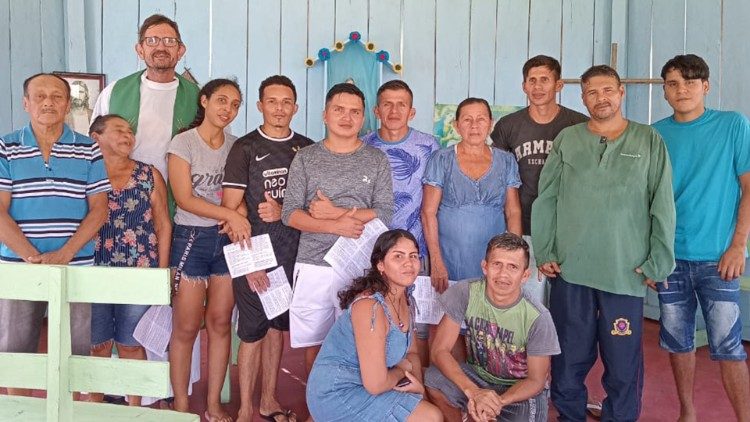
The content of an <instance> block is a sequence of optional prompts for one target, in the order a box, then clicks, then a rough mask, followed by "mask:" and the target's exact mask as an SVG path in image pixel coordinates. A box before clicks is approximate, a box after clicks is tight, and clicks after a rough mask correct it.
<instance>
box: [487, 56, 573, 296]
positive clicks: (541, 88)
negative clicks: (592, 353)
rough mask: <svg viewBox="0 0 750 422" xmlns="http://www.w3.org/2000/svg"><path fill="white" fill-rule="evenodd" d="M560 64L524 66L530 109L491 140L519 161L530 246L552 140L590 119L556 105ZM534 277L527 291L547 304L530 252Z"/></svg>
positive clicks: (540, 60) (510, 118)
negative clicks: (534, 205) (533, 206)
mask: <svg viewBox="0 0 750 422" xmlns="http://www.w3.org/2000/svg"><path fill="white" fill-rule="evenodd" d="M560 72H561V68H560V62H558V61H557V60H556V59H554V58H552V57H549V56H541V55H540V56H536V57H532V58H530V59H529V60H528V61H527V62H526V63H525V64H524V65H523V84H522V87H523V92H524V93H525V94H526V98H527V99H528V101H529V106H528V107H526V108H523V109H521V110H518V111H516V112H515V113H511V114H509V115H507V116H504V117H502V118H500V120H498V121H497V123H496V124H495V129H493V131H492V133H491V134H490V137H491V138H492V142H493V144H494V145H495V146H496V147H497V148H500V149H503V150H506V151H508V152H511V153H513V154H514V155H515V156H516V160H517V161H518V173H519V174H520V176H521V188H520V189H519V190H518V194H519V196H520V198H521V223H522V225H523V235H524V239H525V240H526V242H528V243H529V244H531V204H532V203H533V202H534V200H535V199H536V197H537V194H538V189H537V187H538V185H539V174H540V173H541V172H542V166H544V162H545V161H546V160H547V155H549V152H550V150H551V149H552V141H553V140H554V139H555V138H556V137H557V134H558V133H560V131H561V130H563V129H565V128H566V127H568V126H572V125H574V124H577V123H581V122H585V121H587V120H588V117H586V116H585V115H583V114H581V113H579V112H577V111H574V110H571V109H569V108H566V107H563V106H561V105H560V104H558V103H557V94H559V93H560V91H561V90H562V88H563V82H562V80H561V79H560ZM529 266H530V267H531V278H530V282H529V283H526V285H525V286H524V290H526V292H528V293H529V294H530V295H532V296H534V297H536V298H537V299H538V300H540V301H541V302H543V303H546V302H547V301H546V300H545V297H546V296H547V294H546V290H547V285H546V284H547V283H546V280H545V277H544V276H540V274H539V273H538V271H537V268H536V260H535V259H534V251H533V250H532V251H531V263H530V264H529Z"/></svg>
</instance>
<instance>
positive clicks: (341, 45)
mask: <svg viewBox="0 0 750 422" xmlns="http://www.w3.org/2000/svg"><path fill="white" fill-rule="evenodd" d="M333 49H334V50H336V51H342V50H343V49H344V42H343V41H336V44H334V45H333Z"/></svg>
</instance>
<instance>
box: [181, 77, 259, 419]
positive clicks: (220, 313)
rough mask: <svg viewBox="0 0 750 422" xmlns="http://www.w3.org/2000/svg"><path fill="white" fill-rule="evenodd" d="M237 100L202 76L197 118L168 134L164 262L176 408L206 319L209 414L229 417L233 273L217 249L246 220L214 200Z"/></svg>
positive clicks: (224, 83) (221, 82) (234, 91)
mask: <svg viewBox="0 0 750 422" xmlns="http://www.w3.org/2000/svg"><path fill="white" fill-rule="evenodd" d="M241 103H242V94H241V92H240V88H239V86H238V85H237V83H236V82H235V81H231V80H228V79H215V80H213V81H210V82H208V83H207V84H206V85H205V86H204V87H203V88H202V89H201V91H200V93H199V95H198V113H197V115H196V118H195V120H194V121H193V123H192V124H191V125H190V126H188V128H187V129H186V130H184V131H183V132H181V133H180V134H178V135H176V136H175V137H174V139H172V142H171V143H170V146H169V150H168V154H169V155H168V162H167V164H168V170H169V184H170V186H171V188H172V193H173V195H174V199H175V201H176V202H177V209H176V213H175V216H174V222H175V227H174V231H173V233H174V234H173V239H172V251H171V254H170V255H171V256H170V267H171V268H172V269H173V271H174V273H175V277H174V297H173V300H172V307H173V318H172V337H171V340H170V345H169V363H170V376H171V380H172V389H173V390H174V399H175V400H174V408H175V410H178V411H182V412H187V411H188V410H189V406H188V384H189V378H190V360H191V356H192V349H193V343H194V342H195V338H196V336H197V335H198V330H200V327H201V322H202V321H204V320H205V323H206V329H207V331H208V338H209V342H208V396H207V403H206V409H207V410H206V415H205V416H206V419H208V420H231V419H229V415H228V413H227V412H226V411H225V410H224V409H223V407H222V406H221V402H220V394H221V387H222V385H223V382H224V374H225V373H226V368H227V360H228V358H229V349H230V344H231V329H230V322H231V317H232V308H233V307H234V296H233V294H232V279H231V277H230V276H229V270H228V268H227V265H226V262H225V261H224V254H223V247H224V246H225V245H227V244H229V243H230V240H229V238H228V237H227V235H226V234H224V233H222V232H223V231H224V230H222V228H226V229H228V230H227V231H229V232H231V233H232V234H233V236H242V237H243V239H245V238H247V237H248V236H249V234H250V223H249V222H248V220H247V218H246V217H245V216H243V215H242V214H240V213H239V212H237V211H235V210H232V209H229V208H224V207H222V206H221V205H220V204H221V182H222V179H223V178H224V164H225V163H226V159H227V155H228V154H229V150H230V149H231V147H232V144H233V143H234V141H235V139H236V137H234V136H232V135H229V134H227V133H225V131H224V130H225V128H226V127H227V126H228V125H229V124H230V123H231V122H232V120H234V118H235V117H236V116H237V112H238V110H239V107H240V104H241ZM219 222H223V223H224V225H225V226H224V227H221V226H220V224H219Z"/></svg>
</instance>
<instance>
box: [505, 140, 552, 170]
mask: <svg viewBox="0 0 750 422" xmlns="http://www.w3.org/2000/svg"><path fill="white" fill-rule="evenodd" d="M552 145H554V142H552V141H550V140H545V139H539V140H534V141H526V142H524V143H522V144H521V145H519V146H517V147H516V148H515V149H514V150H513V152H514V153H515V154H516V161H521V159H523V158H524V157H527V156H529V155H544V158H529V164H530V165H537V166H542V165H544V161H545V159H546V158H547V155H549V152H550V151H552Z"/></svg>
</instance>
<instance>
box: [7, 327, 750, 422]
mask: <svg viewBox="0 0 750 422" xmlns="http://www.w3.org/2000/svg"><path fill="white" fill-rule="evenodd" d="M644 329H645V333H644V353H645V374H646V379H645V383H644V391H643V410H642V412H641V419H640V420H641V421H643V422H657V421H658V422H662V421H674V420H676V419H677V416H678V412H679V405H678V402H677V393H676V390H675V386H674V381H673V379H672V372H671V368H670V365H669V357H668V355H667V353H666V352H664V351H663V350H661V349H660V348H659V345H658V333H659V326H658V324H657V323H656V322H654V321H650V320H646V322H645V324H644ZM203 338H204V339H205V335H204V336H203ZM45 344H46V341H44V340H42V347H45ZM285 344H287V345H288V344H289V342H288V338H287V339H286V340H285ZM745 350H747V351H748V352H750V344H748V343H745ZM203 352H204V353H203V354H202V360H203V361H202V362H201V364H202V375H203V378H202V379H201V380H200V381H199V382H198V383H196V384H195V386H194V390H193V395H192V397H191V409H192V411H193V412H195V413H197V414H200V415H202V414H203V412H204V411H205V394H206V381H205V376H206V372H205V368H206V360H205V359H206V357H205V356H206V354H205V341H204V344H203ZM696 361H697V364H696V375H695V378H696V380H698V381H697V385H696V388H695V401H696V403H695V404H696V407H697V409H698V420H700V421H731V420H734V419H735V418H734V413H733V412H732V408H731V405H730V404H729V400H728V399H727V398H726V395H725V394H724V388H723V386H722V384H721V378H720V374H719V364H718V363H717V362H713V361H711V360H710V359H709V357H708V348H707V347H701V348H700V349H698V352H697V359H696ZM281 367H282V371H281V373H280V374H279V385H278V390H277V391H278V399H279V401H280V403H281V404H282V405H283V406H285V407H288V408H291V409H292V410H294V411H295V412H296V413H297V415H298V420H300V421H302V420H304V418H305V417H306V416H307V412H306V410H305V388H304V385H303V383H302V382H301V381H300V380H301V379H302V378H304V367H303V355H302V352H301V351H300V350H295V349H290V348H289V347H288V346H287V347H286V348H285V351H284V355H283V357H282V362H281ZM602 371H603V369H602V366H601V363H600V362H597V364H596V365H595V366H594V368H593V369H592V371H591V373H590V374H589V377H588V379H587V382H586V385H587V386H588V388H589V395H590V396H591V397H594V398H596V399H602V398H603V397H604V391H603V389H602V387H601V384H600V382H599V380H600V378H601V376H602ZM231 376H232V389H233V390H232V393H233V394H232V400H231V402H230V403H229V404H227V405H226V408H227V410H228V411H229V412H230V413H231V414H232V415H236V412H237V409H238V407H239V397H238V385H237V367H236V366H235V367H232V372H231ZM0 390H2V389H0ZM35 395H36V396H42V397H43V393H37V394H35ZM258 400H259V397H258V394H257V393H256V396H255V397H254V402H255V403H254V405H255V408H256V416H255V419H254V420H255V421H258V422H260V421H262V419H260V417H258V416H257V406H258ZM550 413H551V415H550V420H556V417H557V414H556V413H555V411H554V409H552V410H551V412H550ZM591 420H593V419H591Z"/></svg>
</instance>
